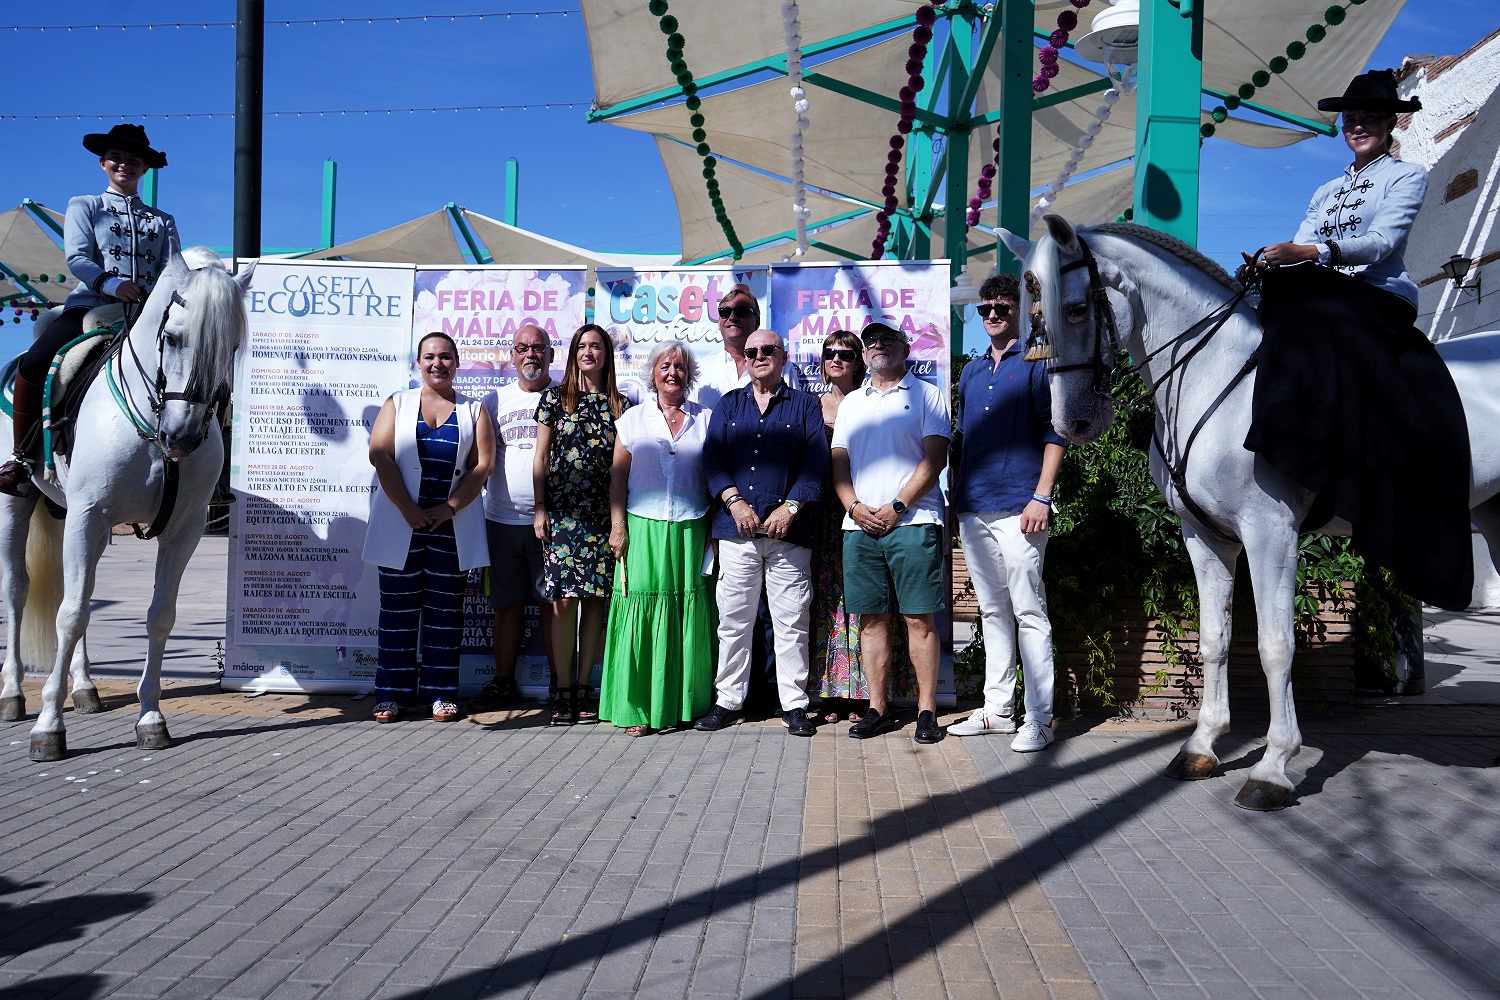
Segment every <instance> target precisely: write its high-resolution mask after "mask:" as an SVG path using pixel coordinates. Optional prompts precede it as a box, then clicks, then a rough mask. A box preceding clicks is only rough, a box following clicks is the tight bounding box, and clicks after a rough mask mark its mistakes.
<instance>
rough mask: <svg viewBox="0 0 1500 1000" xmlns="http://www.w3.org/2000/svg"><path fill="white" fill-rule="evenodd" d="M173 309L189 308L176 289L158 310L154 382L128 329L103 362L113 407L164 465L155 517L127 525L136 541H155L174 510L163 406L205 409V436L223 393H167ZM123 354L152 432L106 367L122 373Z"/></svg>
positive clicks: (174, 466)
mask: <svg viewBox="0 0 1500 1000" xmlns="http://www.w3.org/2000/svg"><path fill="white" fill-rule="evenodd" d="M174 305H177V306H182V307H183V308H184V309H188V308H191V307H190V306H189V305H188V303H187V300H186V299H184V298H183V297H182V296H181V295H180V294H178V292H177V289H175V288H174V289H172V299H171V301H170V302H168V303H167V305H166V308H164V309H162V312H161V322H160V323H159V324H158V325H157V327H156V377H155V378H152V377H151V374H150V373H149V372H148V371H147V370H146V366H145V364H143V363H142V361H141V357H140V354H139V353H137V352H136V349H135V343H134V342H133V341H132V340H131V339H130V328H129V327H128V326H127V327H126V328H125V331H124V332H123V334H122V335H121V336H120V338H119V339H118V340H116V341H115V343H114V345H113V346H112V347H111V348H110V354H111V357H110V358H109V359H108V360H107V361H106V362H105V369H104V371H105V377H106V380H107V381H108V383H109V388H110V393H111V394H112V395H113V396H114V398H115V403H116V404H118V405H119V407H120V409H121V411H123V412H124V414H125V416H126V418H127V419H129V421H130V425H131V426H132V427H133V428H134V429H135V432H136V434H138V435H139V436H140V438H141V440H143V441H147V442H149V443H150V444H152V445H154V446H155V447H156V450H157V451H159V452H160V453H161V456H162V461H163V462H164V464H165V468H164V470H163V471H164V478H163V483H162V498H161V504H160V506H158V507H157V511H156V516H155V517H154V518H152V520H151V524H150V525H148V526H147V527H146V528H145V529H144V530H143V529H142V528H141V526H140V525H138V524H132V525H131V528H132V530H134V531H135V535H136V537H137V538H155V537H156V536H157V535H159V534H161V533H162V531H163V530H165V529H166V526H167V523H168V522H169V521H171V519H172V513H173V511H174V509H175V508H176V506H177V482H178V474H179V469H178V463H177V459H175V458H171V457H169V456H168V455H167V449H166V447H165V446H164V445H163V444H162V440H161V417H162V412H163V411H164V410H165V409H166V408H167V404H168V403H169V402H172V401H173V400H181V401H182V402H184V403H189V404H193V405H202V406H204V407H206V409H205V411H204V417H203V425H204V427H203V429H204V433H205V434H206V433H207V432H208V424H209V421H211V420H212V419H213V415H214V409H215V406H214V404H215V403H216V402H217V401H218V399H219V397H220V396H221V395H222V389H223V387H222V386H220V387H216V388H215V389H214V391H213V392H212V393H211V394H209V395H208V396H207V397H203V396H202V394H201V393H191V392H188V391H187V390H188V388H189V387H188V386H184V387H183V391H182V392H175V391H168V390H167V373H166V371H165V369H164V368H163V348H164V347H165V346H166V333H167V321H168V320H169V319H170V318H171V315H172V307H173V306H174ZM126 350H129V352H130V360H131V362H132V363H133V364H134V365H135V369H136V371H137V372H138V373H139V374H140V376H141V381H142V382H143V383H144V384H145V386H146V402H147V403H149V404H150V407H151V412H152V413H153V414H154V415H155V418H156V426H155V427H154V428H153V427H152V426H151V425H150V424H149V423H148V422H147V420H146V418H145V417H144V416H143V413H144V411H143V410H142V408H141V407H140V405H139V404H138V403H137V402H136V400H135V399H134V398H133V397H132V395H131V391H130V384H129V382H127V381H126V380H125V379H123V378H116V377H115V375H114V371H113V369H112V368H111V367H110V362H114V364H115V365H117V366H119V367H120V368H121V370H122V371H123V369H124V364H125V362H124V355H125V351H126Z"/></svg>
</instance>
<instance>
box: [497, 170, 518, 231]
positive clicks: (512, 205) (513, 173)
mask: <svg viewBox="0 0 1500 1000" xmlns="http://www.w3.org/2000/svg"><path fill="white" fill-rule="evenodd" d="M520 185H521V161H520V160H518V159H516V158H515V157H514V156H512V157H511V158H510V159H508V160H506V161H505V218H504V219H502V220H501V221H502V222H504V223H505V224H506V225H507V226H514V225H516V205H517V203H518V202H519V201H520V190H519V188H520Z"/></svg>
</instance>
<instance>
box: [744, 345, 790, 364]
mask: <svg viewBox="0 0 1500 1000" xmlns="http://www.w3.org/2000/svg"><path fill="white" fill-rule="evenodd" d="M780 352H781V349H780V348H779V347H776V346H774V345H770V344H768V345H767V346H765V347H747V348H745V360H747V361H754V360H755V359H756V358H765V359H766V360H767V361H774V360H775V358H776V355H777V354H779V353H780Z"/></svg>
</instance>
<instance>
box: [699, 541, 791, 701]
mask: <svg viewBox="0 0 1500 1000" xmlns="http://www.w3.org/2000/svg"><path fill="white" fill-rule="evenodd" d="M762 586H764V587H765V591H766V604H767V605H768V606H769V607H770V609H771V624H772V625H773V626H774V631H775V636H776V639H775V646H776V692H777V694H778V696H779V697H780V698H781V709H782V711H784V712H785V711H790V710H791V709H794V708H806V707H807V628H808V618H809V616H810V614H811V609H812V550H811V549H809V548H806V547H805V546H802V545H793V544H792V543H791V542H787V541H782V540H780V539H776V538H721V539H719V584H718V589H717V591H716V593H715V596H716V597H717V599H718V604H719V675H718V677H717V679H716V680H715V682H714V687H715V689H716V692H717V702H718V704H720V705H722V706H723V707H724V708H727V709H731V710H738V709H740V708H743V707H744V705H745V696H746V694H748V693H749V691H750V636H751V633H752V632H753V631H754V629H755V615H756V611H757V610H758V609H759V608H760V592H761V588H762Z"/></svg>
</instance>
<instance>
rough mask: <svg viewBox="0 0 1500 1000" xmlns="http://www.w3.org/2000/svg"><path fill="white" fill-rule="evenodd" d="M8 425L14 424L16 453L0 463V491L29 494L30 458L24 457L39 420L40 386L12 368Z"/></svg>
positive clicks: (10, 493) (40, 418)
mask: <svg viewBox="0 0 1500 1000" xmlns="http://www.w3.org/2000/svg"><path fill="white" fill-rule="evenodd" d="M12 404H13V407H12V408H13V414H12V416H11V422H12V425H13V426H14V428H15V446H16V454H15V457H14V458H12V459H11V460H10V461H9V462H6V463H5V464H4V465H3V466H0V493H7V494H9V495H10V496H13V497H25V496H30V495H31V490H32V485H31V462H30V460H29V459H28V458H27V457H26V450H27V445H29V444H30V439H31V437H32V436H33V433H34V432H35V431H36V428H37V425H38V424H39V423H41V421H42V387H41V386H39V385H37V384H36V383H34V382H31V381H30V380H28V379H27V378H26V377H25V376H24V375H22V374H21V373H20V372H16V385H15V390H14V397H13V399H12Z"/></svg>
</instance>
